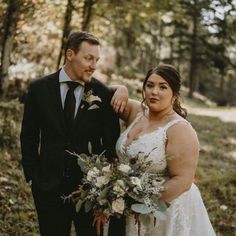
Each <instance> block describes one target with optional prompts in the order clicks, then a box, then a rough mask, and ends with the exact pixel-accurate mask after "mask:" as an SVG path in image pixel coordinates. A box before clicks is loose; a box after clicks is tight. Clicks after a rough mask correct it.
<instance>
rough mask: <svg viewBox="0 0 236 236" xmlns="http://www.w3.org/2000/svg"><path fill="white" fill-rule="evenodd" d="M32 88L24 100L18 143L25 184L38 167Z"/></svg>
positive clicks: (35, 108)
mask: <svg viewBox="0 0 236 236" xmlns="http://www.w3.org/2000/svg"><path fill="white" fill-rule="evenodd" d="M32 87H33V86H32V85H31V86H30V87H29V90H28V93H27V95H26V99H25V106H24V114H23V120H22V127H21V134H20V141H21V153H22V165H23V169H24V174H25V178H26V181H27V182H30V181H32V180H33V179H34V176H35V174H36V169H37V165H38V157H39V154H38V148H39V133H40V132H39V125H38V121H37V106H36V103H35V98H34V94H33V88H32Z"/></svg>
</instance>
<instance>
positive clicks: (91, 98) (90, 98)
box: [82, 89, 102, 106]
mask: <svg viewBox="0 0 236 236" xmlns="http://www.w3.org/2000/svg"><path fill="white" fill-rule="evenodd" d="M82 99H83V101H85V102H86V103H88V104H89V106H91V104H92V103H93V102H102V100H101V98H100V97H98V96H95V95H94V94H93V90H92V89H90V90H89V91H88V92H87V93H85V94H84V96H83V98H82Z"/></svg>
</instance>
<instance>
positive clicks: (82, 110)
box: [74, 82, 92, 130]
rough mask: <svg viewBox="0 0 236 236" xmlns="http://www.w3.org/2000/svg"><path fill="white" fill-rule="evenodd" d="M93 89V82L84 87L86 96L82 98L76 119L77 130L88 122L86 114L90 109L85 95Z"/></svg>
mask: <svg viewBox="0 0 236 236" xmlns="http://www.w3.org/2000/svg"><path fill="white" fill-rule="evenodd" d="M91 88H92V82H91V83H89V84H85V87H84V94H83V96H82V99H81V102H80V105H79V108H78V111H77V114H76V117H75V124H74V127H75V130H78V129H80V127H83V125H84V122H85V121H86V114H87V109H88V107H87V106H88V104H87V103H86V102H85V101H84V96H85V94H86V93H87V92H88V91H89V90H90V89H91Z"/></svg>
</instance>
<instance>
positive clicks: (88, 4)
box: [82, 0, 96, 31]
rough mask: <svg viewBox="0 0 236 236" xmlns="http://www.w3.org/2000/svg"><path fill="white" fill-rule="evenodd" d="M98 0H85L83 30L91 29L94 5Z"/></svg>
mask: <svg viewBox="0 0 236 236" xmlns="http://www.w3.org/2000/svg"><path fill="white" fill-rule="evenodd" d="M95 2H96V0H85V2H84V8H83V25H82V30H83V31H88V30H89V24H90V20H91V16H92V7H93V5H94V3H95Z"/></svg>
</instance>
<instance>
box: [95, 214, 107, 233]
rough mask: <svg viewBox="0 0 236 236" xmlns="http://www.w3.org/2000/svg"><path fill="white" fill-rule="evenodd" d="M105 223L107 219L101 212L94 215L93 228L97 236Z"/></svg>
mask: <svg viewBox="0 0 236 236" xmlns="http://www.w3.org/2000/svg"><path fill="white" fill-rule="evenodd" d="M106 223H107V217H106V216H105V215H104V214H103V213H101V212H97V213H95V216H94V220H93V226H95V227H96V235H97V236H101V233H102V232H103V227H104V225H105V224H106Z"/></svg>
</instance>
